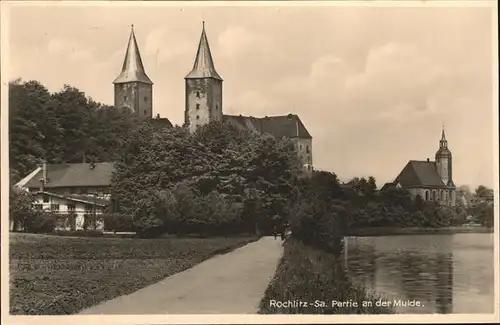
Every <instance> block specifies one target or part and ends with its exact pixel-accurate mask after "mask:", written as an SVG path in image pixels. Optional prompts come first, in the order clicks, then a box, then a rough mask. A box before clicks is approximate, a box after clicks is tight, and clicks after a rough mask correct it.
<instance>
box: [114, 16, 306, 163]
mask: <svg viewBox="0 0 500 325" xmlns="http://www.w3.org/2000/svg"><path fill="white" fill-rule="evenodd" d="M184 80H185V108H184V126H185V127H186V128H188V129H189V130H190V131H191V132H194V131H195V130H196V128H198V127H199V126H201V125H205V124H207V123H209V122H210V121H228V122H229V123H231V124H233V125H235V126H237V127H243V128H247V129H250V130H254V131H256V132H260V133H268V134H270V135H272V136H274V137H277V138H282V137H287V138H290V139H291V140H292V141H293V142H294V143H295V145H296V149H297V151H298V155H299V158H300V161H301V163H302V165H303V166H304V167H305V169H306V170H308V171H312V166H313V158H312V136H311V134H310V133H309V131H308V130H307V128H306V127H305V125H304V124H303V123H302V121H301V120H300V118H299V116H298V115H295V114H287V115H281V116H270V117H267V116H266V117H260V118H259V117H251V116H241V115H240V116H233V115H224V114H223V91H222V88H223V87H222V86H223V79H222V77H221V76H220V75H219V73H218V72H217V70H216V69H215V64H214V60H213V58H212V53H211V51H210V45H209V43H208V38H207V34H206V32H205V23H203V28H202V32H201V37H200V42H199V44H198V51H197V53H196V57H195V60H194V64H193V68H192V69H191V71H190V72H189V73H188V74H187V75H186V76H185V78H184ZM113 84H114V92H115V106H117V107H128V108H129V109H130V110H131V111H133V112H134V113H135V114H137V116H139V117H144V118H152V111H153V100H152V94H153V82H152V81H151V79H150V78H149V77H148V76H147V74H146V71H145V69H144V65H143V62H142V59H141V55H140V52H139V47H138V45H137V40H136V38H135V34H134V29H133V26H132V30H131V33H130V37H129V41H128V46H127V51H126V54H125V59H124V62H123V66H122V71H121V72H120V75H119V76H118V77H117V78H116V79H115V80H114V82H113ZM158 118H159V116H157V119H158ZM153 120H155V119H153ZM161 120H163V121H162V122H160V121H157V123H156V124H157V125H166V126H170V125H171V123H170V121H168V119H166V118H163V119H161ZM162 123H164V124H162Z"/></svg>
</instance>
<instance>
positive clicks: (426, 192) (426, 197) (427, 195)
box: [425, 191, 429, 201]
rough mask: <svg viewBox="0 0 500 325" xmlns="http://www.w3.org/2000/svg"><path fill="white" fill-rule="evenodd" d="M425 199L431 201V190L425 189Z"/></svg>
mask: <svg viewBox="0 0 500 325" xmlns="http://www.w3.org/2000/svg"><path fill="white" fill-rule="evenodd" d="M425 200H426V201H429V191H425Z"/></svg>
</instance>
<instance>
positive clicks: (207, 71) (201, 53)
mask: <svg viewBox="0 0 500 325" xmlns="http://www.w3.org/2000/svg"><path fill="white" fill-rule="evenodd" d="M196 78H214V79H218V80H221V81H222V78H221V76H219V74H218V73H217V71H216V70H215V65H214V60H213V59H212V53H211V52H210V46H209V45H208V39H207V34H206V32H205V22H203V29H202V31H201V37H200V43H199V44H198V52H197V53H196V58H195V60H194V65H193V69H192V70H191V72H189V73H188V74H187V76H186V77H185V79H196Z"/></svg>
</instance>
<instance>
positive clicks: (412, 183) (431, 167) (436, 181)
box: [393, 160, 446, 187]
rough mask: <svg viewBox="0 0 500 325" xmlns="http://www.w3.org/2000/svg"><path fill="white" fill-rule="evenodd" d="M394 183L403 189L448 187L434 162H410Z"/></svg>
mask: <svg viewBox="0 0 500 325" xmlns="http://www.w3.org/2000/svg"><path fill="white" fill-rule="evenodd" d="M393 183H394V184H397V183H399V184H401V186H402V187H419V186H424V187H446V185H445V184H444V183H443V181H442V180H441V177H439V174H438V173H437V169H436V163H435V162H433V161H417V160H410V161H409V162H408V164H406V166H405V167H404V168H403V170H402V171H401V173H400V174H399V175H398V177H396V180H395V181H394V182H393Z"/></svg>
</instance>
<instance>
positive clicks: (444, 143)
mask: <svg viewBox="0 0 500 325" xmlns="http://www.w3.org/2000/svg"><path fill="white" fill-rule="evenodd" d="M439 148H448V141H447V140H446V135H445V134H444V126H443V131H442V132H441V140H440V141H439Z"/></svg>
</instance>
